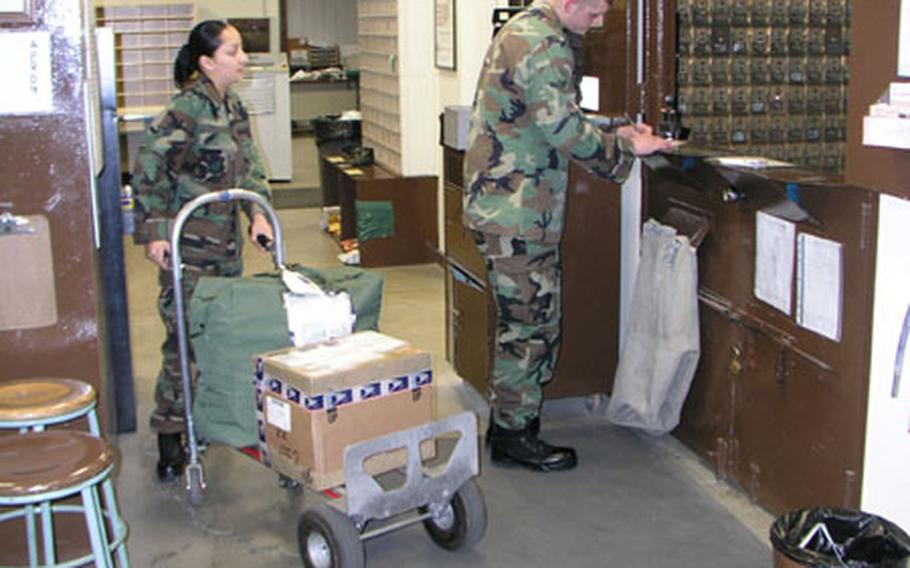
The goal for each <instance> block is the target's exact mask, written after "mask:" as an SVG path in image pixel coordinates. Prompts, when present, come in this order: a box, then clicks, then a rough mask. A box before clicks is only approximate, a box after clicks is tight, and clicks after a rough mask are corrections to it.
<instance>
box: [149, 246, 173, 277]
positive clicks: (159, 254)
mask: <svg viewBox="0 0 910 568" xmlns="http://www.w3.org/2000/svg"><path fill="white" fill-rule="evenodd" d="M170 255H171V243H169V242H167V241H150V242H148V243H146V244H145V258H147V259H149V260H151V261H152V262H154V263H155V264H157V265H158V266H159V267H160V268H161V269H162V270H170V268H171V265H170Z"/></svg>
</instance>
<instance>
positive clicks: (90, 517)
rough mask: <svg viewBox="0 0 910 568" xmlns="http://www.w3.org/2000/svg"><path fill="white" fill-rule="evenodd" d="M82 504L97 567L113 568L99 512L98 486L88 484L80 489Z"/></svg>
mask: <svg viewBox="0 0 910 568" xmlns="http://www.w3.org/2000/svg"><path fill="white" fill-rule="evenodd" d="M82 505H83V506H84V507H85V525H86V527H87V528H88V533H89V540H90V541H91V543H92V554H94V556H95V558H94V560H95V566H97V567H98V568H113V565H112V563H111V549H110V547H109V546H108V542H107V531H106V530H105V528H104V515H102V514H101V503H100V502H99V500H98V487H97V486H89V487H86V488H85V489H83V490H82Z"/></svg>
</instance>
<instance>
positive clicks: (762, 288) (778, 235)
mask: <svg viewBox="0 0 910 568" xmlns="http://www.w3.org/2000/svg"><path fill="white" fill-rule="evenodd" d="M795 238H796V225H794V224H793V223H791V222H789V221H785V220H783V219H780V218H778V217H775V216H773V215H769V214H767V213H763V212H761V211H759V212H757V213H756V214H755V289H754V292H755V297H756V298H758V299H759V300H761V301H763V302H766V303H768V304H770V305H772V306H774V307H775V308H777V309H778V310H780V311H782V312H784V313H785V314H787V315H790V313H791V309H790V308H791V306H790V303H791V301H790V298H791V296H792V290H793V256H794V246H795Z"/></svg>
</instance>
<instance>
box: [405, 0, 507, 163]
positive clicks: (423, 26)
mask: <svg viewBox="0 0 910 568" xmlns="http://www.w3.org/2000/svg"><path fill="white" fill-rule="evenodd" d="M507 5H508V1H507V0H470V3H468V2H466V1H464V0H462V1H461V2H459V3H458V4H457V5H456V14H455V16H456V24H455V31H456V36H457V37H456V51H457V53H456V69H455V70H454V71H450V70H445V69H437V68H436V65H435V54H434V29H433V23H434V21H435V14H434V7H435V2H433V1H428V0H399V4H398V12H399V16H398V17H399V21H398V26H399V28H398V29H399V53H400V54H401V55H400V56H399V57H400V63H399V71H400V76H401V108H402V125H401V128H402V162H403V163H402V173H404V174H405V175H419V174H435V175H439V174H441V172H442V152H441V150H440V148H439V114H440V113H442V111H443V109H444V108H445V107H446V106H448V105H466V104H471V102H472V100H473V98H474V88H475V87H476V84H477V75H478V74H479V73H480V67H481V64H482V63H483V56H484V54H485V53H486V50H487V47H488V46H489V43H490V36H491V34H492V23H491V17H492V13H493V8H494V7H499V6H507Z"/></svg>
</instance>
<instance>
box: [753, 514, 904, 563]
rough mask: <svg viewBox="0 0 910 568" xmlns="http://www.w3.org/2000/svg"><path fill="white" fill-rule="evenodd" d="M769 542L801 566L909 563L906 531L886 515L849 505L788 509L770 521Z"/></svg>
mask: <svg viewBox="0 0 910 568" xmlns="http://www.w3.org/2000/svg"><path fill="white" fill-rule="evenodd" d="M807 537H808V538H807ZM804 541H806V542H805V545H804V546H802V547H801V546H800V544H802V543H803V542H804ZM771 544H773V545H774V548H775V550H777V551H778V552H780V553H782V554H784V555H785V556H787V557H788V558H790V559H791V560H793V561H795V562H799V563H800V564H803V565H804V566H822V567H826V568H844V567H846V568H867V567H871V566H881V567H885V568H906V567H907V566H910V564H908V562H910V537H908V536H907V533H905V532H904V531H903V530H901V528H900V527H898V526H897V525H895V524H894V523H892V522H891V521H889V520H887V519H883V518H882V517H878V516H876V515H871V514H868V513H863V512H862V511H854V510H850V509H824V508H819V509H800V510H797V511H793V512H791V513H787V514H786V515H783V516H781V517H778V518H777V520H775V521H774V524H772V525H771Z"/></svg>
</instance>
